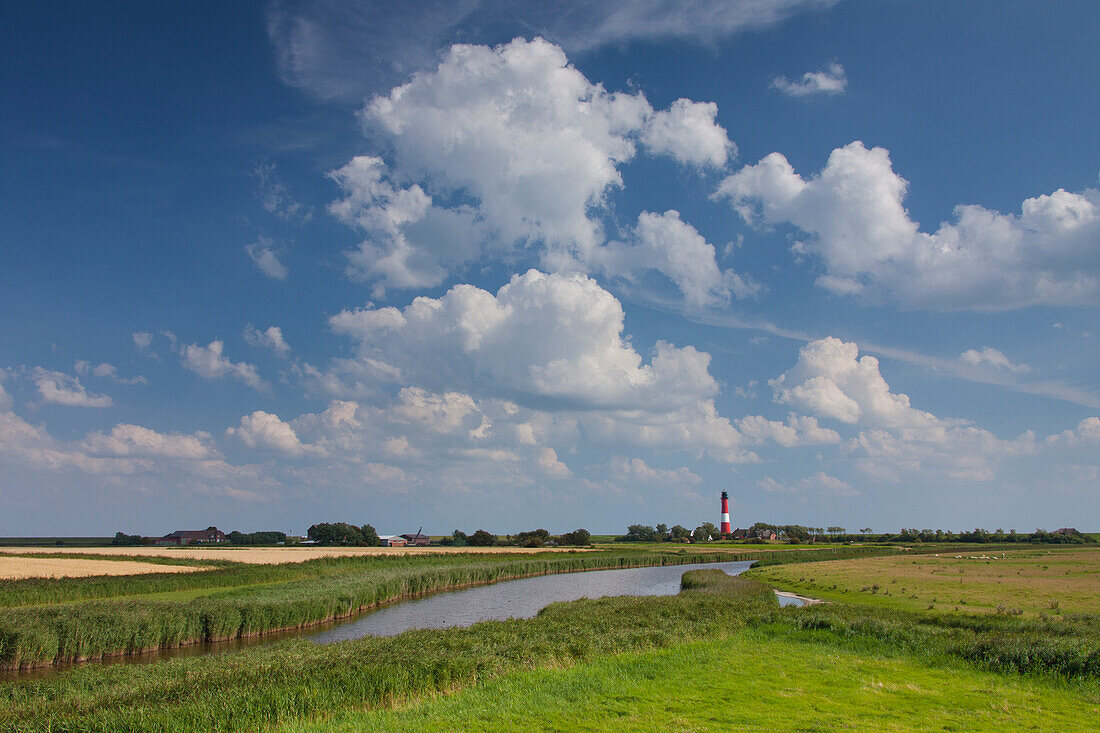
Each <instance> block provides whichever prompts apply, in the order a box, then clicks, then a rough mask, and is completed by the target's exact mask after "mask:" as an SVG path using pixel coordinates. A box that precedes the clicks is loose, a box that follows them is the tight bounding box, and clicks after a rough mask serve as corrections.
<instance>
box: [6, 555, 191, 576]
mask: <svg viewBox="0 0 1100 733" xmlns="http://www.w3.org/2000/svg"><path fill="white" fill-rule="evenodd" d="M207 569H208V568H205V567H203V566H202V565H166V564H163V563H151V562H138V561H133V560H89V559H87V558H84V557H73V558H67V557H18V556H10V555H0V580H18V579H21V578H86V577H89V576H92V575H143V574H145V573H190V572H194V571H196V570H207Z"/></svg>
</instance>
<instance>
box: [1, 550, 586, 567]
mask: <svg viewBox="0 0 1100 733" xmlns="http://www.w3.org/2000/svg"><path fill="white" fill-rule="evenodd" d="M590 551H591V550H590V549H589V548H577V547H558V548H545V547H540V548H534V547H57V548H50V549H49V550H48V552H49V554H50V555H81V556H87V555H102V556H104V557H112V556H119V555H122V556H126V557H128V558H129V557H156V558H183V559H188V560H222V561H226V560H228V561H230V562H240V563H246V564H248V565H278V564H280V563H286V562H305V561H306V560H316V559H318V558H322V557H360V556H364V555H382V556H385V555H391V556H392V555H446V554H454V553H466V554H470V553H474V554H489V555H500V554H515V555H525V554H532V553H539V552H542V553H545V552H590ZM43 552H44V550H43V548H42V547H0V558H2V556H3V554H9V555H26V554H31V553H38V554H41V553H43ZM104 562H111V563H112V564H115V563H117V562H119V561H111V560H105V561H104ZM157 567H158V568H162V567H164V566H163V565H158V566H157ZM147 572H153V571H147Z"/></svg>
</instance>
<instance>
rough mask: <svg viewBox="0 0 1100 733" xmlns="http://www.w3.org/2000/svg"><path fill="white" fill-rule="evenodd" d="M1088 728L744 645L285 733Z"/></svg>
mask: <svg viewBox="0 0 1100 733" xmlns="http://www.w3.org/2000/svg"><path fill="white" fill-rule="evenodd" d="M1097 716H1100V700H1098V699H1097V697H1096V696H1095V695H1092V694H1089V693H1088V692H1087V691H1084V690H1081V689H1078V688H1074V687H1073V686H1071V685H1066V684H1064V683H1061V682H1057V681H1052V680H1039V679H1032V678H1028V677H1020V676H1012V677H1007V676H1004V675H998V674H995V673H992V672H985V671H980V670H975V669H968V668H966V667H962V666H958V665H955V666H937V667H930V666H926V665H924V664H921V663H920V662H918V661H914V660H913V659H909V658H905V657H899V656H898V655H890V654H888V653H883V652H882V651H875V652H857V651H852V650H849V649H845V648H843V647H839V646H837V645H833V644H814V643H808V642H807V641H806V640H798V639H789V638H777V637H775V636H774V635H770V634H766V633H759V632H754V631H747V632H745V633H742V634H739V635H736V636H733V637H730V638H727V639H722V640H713V641H695V642H689V643H685V644H678V645H676V646H673V647H669V648H664V649H657V650H649V651H644V652H631V653H626V654H622V655H617V656H608V657H605V658H603V659H600V660H598V661H596V662H594V663H592V664H586V665H583V666H578V667H573V668H568V669H560V668H558V669H553V668H550V669H537V670H533V671H525V672H517V673H513V674H509V675H506V676H503V677H501V678H500V679H497V680H493V681H491V682H488V683H486V684H483V685H478V686H476V687H473V688H470V689H467V690H463V691H461V692H459V693H457V694H455V695H452V696H449V697H432V698H428V699H425V700H421V701H417V702H415V703H411V704H402V705H400V706H399V707H397V708H394V709H390V710H378V711H371V712H355V713H342V714H339V715H336V716H333V717H332V718H330V719H327V720H324V721H320V722H310V723H292V724H288V725H287V726H285V728H284V729H285V730H287V731H294V732H295V733H307V732H308V733H336V732H338V731H364V732H365V731H421V730H463V731H508V730H515V731H522V730H531V729H538V730H544V731H576V730H585V731H609V732H611V731H615V732H618V731H653V730H675V731H728V730H769V731H836V730H847V729H863V730H874V731H887V732H890V731H897V732H898V733H901V732H902V731H944V730H957V731H1004V730H1041V731H1047V730H1058V731H1087V730H1090V729H1091V727H1092V726H1093V725H1094V724H1095V721H1096V719H1097ZM535 721H537V723H536V722H535Z"/></svg>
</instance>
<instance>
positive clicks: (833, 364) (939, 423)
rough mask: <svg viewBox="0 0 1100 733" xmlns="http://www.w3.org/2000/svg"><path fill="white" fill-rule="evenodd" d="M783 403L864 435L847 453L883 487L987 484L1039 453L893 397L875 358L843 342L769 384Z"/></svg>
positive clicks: (1027, 441) (1030, 444)
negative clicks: (913, 481)
mask: <svg viewBox="0 0 1100 733" xmlns="http://www.w3.org/2000/svg"><path fill="white" fill-rule="evenodd" d="M768 384H769V385H770V386H771V387H772V389H773V390H774V394H775V400H776V401H777V402H780V403H783V404H788V405H791V406H793V407H797V408H799V409H802V410H806V411H807V412H810V413H812V414H813V415H815V416H817V417H821V418H828V419H832V420H837V421H838V422H840V423H844V424H847V425H850V426H852V427H855V428H858V429H859V432H858V433H857V434H856V435H855V436H854V437H852V438H850V439H849V440H848V441H846V442H845V443H844V445H843V448H844V449H845V450H846V451H848V452H849V453H851V454H852V455H854V456H856V465H857V467H859V468H860V469H862V470H863V471H865V472H866V473H868V474H869V475H872V476H875V477H877V478H879V479H885V480H892V481H896V480H898V477H899V476H900V474H901V473H910V472H916V471H920V470H923V469H931V470H934V471H939V472H942V473H946V474H948V475H950V476H952V477H955V478H961V479H970V480H988V479H991V478H992V477H993V468H994V462H995V461H996V460H997V459H1000V458H1004V457H1006V456H1014V455H1022V454H1028V453H1033V452H1034V451H1035V449H1036V445H1035V437H1034V435H1033V434H1032V433H1030V432H1026V433H1024V434H1022V435H1020V436H1019V437H1017V438H1016V439H1014V440H1011V441H1009V440H1002V439H1000V438H998V437H997V436H995V435H994V434H992V433H990V432H989V431H988V430H984V429H982V428H979V427H975V426H973V425H969V424H968V423H967V421H965V420H960V419H954V418H940V417H937V416H936V415H933V414H932V413H931V412H926V411H924V410H919V409H917V408H915V407H913V406H912V405H911V404H910V401H909V396H908V395H905V394H900V393H896V392H893V391H891V389H890V385H889V384H887V382H886V380H885V379H884V378H883V376H882V374H881V372H880V371H879V361H878V359H876V358H875V357H873V356H869V355H864V356H859V347H858V346H857V345H856V344H854V343H846V342H844V341H841V340H840V339H837V338H832V337H828V338H823V339H820V340H818V341H814V342H812V343H809V344H807V345H806V346H803V347H802V349H801V350H800V352H799V357H798V362H797V363H796V364H795V366H794V367H792V368H791V369H790V370H788V371H787V372H785V373H784V374H782V375H780V376H779V377H776V378H775V379H773V380H771V381H769V382H768Z"/></svg>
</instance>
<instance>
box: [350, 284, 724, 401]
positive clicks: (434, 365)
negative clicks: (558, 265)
mask: <svg viewBox="0 0 1100 733" xmlns="http://www.w3.org/2000/svg"><path fill="white" fill-rule="evenodd" d="M623 317H624V314H623V309H622V305H621V304H620V303H619V301H618V300H616V299H615V297H614V296H613V295H611V293H609V292H607V291H606V290H604V289H603V288H601V287H600V286H599V285H597V284H596V282H595V281H594V280H592V279H590V278H588V277H585V276H583V275H555V274H544V273H542V272H539V271H537V270H530V271H528V272H527V273H525V274H523V275H516V276H514V277H513V278H512V279H511V281H510V282H509V283H508V284H507V285H504V286H503V287H501V288H500V290H499V291H497V293H496V294H495V295H494V294H493V293H490V292H487V291H485V290H481V289H480V288H476V287H474V286H472V285H457V286H455V287H454V288H452V289H451V290H449V291H448V292H447V293H446V294H444V295H443V296H441V297H440V298H426V297H420V298H417V299H415V300H414V301H413V302H412V303H411V304H410V305H408V306H407V307H405V308H404V309H397V308H393V307H387V308H364V309H359V310H354V311H343V312H341V313H339V314H337V315H335V316H333V317H332V318H331V319H330V323H331V326H332V328H333V330H335V331H336V332H337V333H342V334H346V335H348V336H351V337H352V338H354V339H355V340H357V341H358V342H359V358H360V360H361V361H365V360H368V359H370V360H374V361H376V362H380V363H383V364H387V365H389V366H391V367H393V368H394V369H395V370H398V373H400V374H402V375H403V376H404V378H405V379H406V380H408V381H412V382H414V383H416V384H420V385H423V386H426V387H428V388H431V389H436V388H440V387H442V388H445V389H453V388H456V387H457V388H459V389H462V390H464V391H470V390H473V391H476V392H480V393H482V394H493V395H499V396H505V397H508V396H513V395H514V396H516V397H522V398H525V399H527V400H529V401H537V400H539V399H543V398H551V399H555V400H565V401H568V402H571V403H575V404H577V405H580V406H588V407H619V406H622V407H645V408H646V409H650V410H652V409H659V408H661V407H662V406H677V405H680V404H683V403H684V402H685V401H693V400H698V399H701V398H706V397H710V396H712V395H713V394H715V393H716V392H717V391H718V384H717V382H715V380H714V378H713V377H712V376H711V375H710V373H709V371H708V368H709V365H710V355H709V354H706V353H704V352H700V351H697V350H695V349H694V348H693V347H691V346H685V347H682V348H680V347H676V346H673V345H672V344H669V343H666V342H658V343H657V345H656V348H655V349H654V353H653V355H652V357H651V358H650V360H649V362H648V363H646V362H645V360H644V359H643V357H642V355H641V354H639V353H638V352H637V351H635V350H634V348H633V347H632V346H631V345H630V343H629V341H627V340H626V339H625V338H624V335H623Z"/></svg>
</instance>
